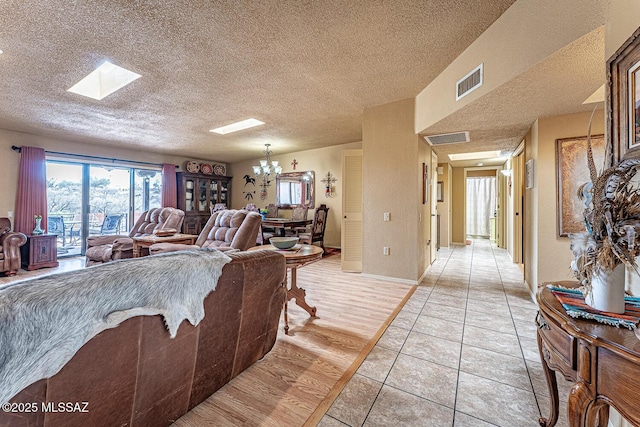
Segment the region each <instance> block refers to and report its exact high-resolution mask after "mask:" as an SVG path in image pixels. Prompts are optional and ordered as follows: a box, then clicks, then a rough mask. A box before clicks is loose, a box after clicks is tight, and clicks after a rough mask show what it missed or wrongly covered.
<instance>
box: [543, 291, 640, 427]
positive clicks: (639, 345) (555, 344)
mask: <svg viewBox="0 0 640 427" xmlns="http://www.w3.org/2000/svg"><path fill="white" fill-rule="evenodd" d="M554 285H560V286H564V287H576V286H577V283H576V282H558V283H554ZM537 300H538V306H539V310H540V311H539V313H538V316H537V318H536V323H537V326H538V333H537V335H538V349H539V351H540V359H541V360H542V366H543V370H544V373H545V376H546V378H547V385H548V386H549V395H550V396H551V405H550V406H551V409H550V414H549V417H548V418H540V425H541V426H545V427H552V426H554V425H555V424H556V421H557V420H558V385H557V382H556V376H555V375H554V372H553V371H559V372H561V373H562V374H563V375H564V377H565V378H566V379H567V380H570V381H574V382H575V384H574V386H573V387H572V389H571V393H570V394H569V401H568V404H567V407H568V421H569V425H570V426H571V427H578V426H589V427H592V426H599V427H605V426H607V423H608V419H609V405H611V406H613V407H614V408H615V409H616V410H617V411H618V412H619V413H620V414H621V415H622V416H623V417H624V418H626V419H627V420H628V421H629V422H630V423H631V424H633V425H634V426H640V409H639V407H640V406H639V403H638V402H639V401H640V339H638V338H637V337H636V336H635V334H634V332H633V331H631V330H629V329H626V328H616V327H614V326H608V325H605V324H602V323H598V322H596V321H595V320H582V319H574V318H572V317H569V316H568V315H567V313H566V312H565V310H564V308H563V307H562V304H560V302H559V301H558V300H557V298H556V297H555V296H554V295H553V294H552V293H551V291H549V289H548V288H547V287H546V284H543V285H541V286H540V288H539V289H538V293H537Z"/></svg>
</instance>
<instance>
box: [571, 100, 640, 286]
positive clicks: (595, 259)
mask: <svg viewBox="0 0 640 427" xmlns="http://www.w3.org/2000/svg"><path fill="white" fill-rule="evenodd" d="M594 113H595V110H594ZM591 119H593V114H592V115H591ZM591 119H590V120H589V132H588V136H587V163H588V167H589V174H590V177H591V182H590V183H586V184H584V185H583V186H581V187H580V189H579V194H578V196H579V197H580V198H581V199H582V200H583V201H584V202H585V206H586V209H585V211H584V220H585V226H586V229H587V231H586V232H584V233H575V234H572V235H570V237H571V250H572V252H573V254H574V260H573V261H572V263H571V268H572V270H573V271H574V274H575V276H576V277H577V278H578V280H580V282H581V283H582V284H583V285H584V286H585V288H586V289H585V290H586V292H588V291H589V290H590V284H591V277H592V274H593V272H594V271H612V270H614V269H615V268H616V267H617V266H618V265H620V264H625V265H626V266H628V267H631V268H634V269H636V270H637V264H636V260H635V258H636V256H638V255H640V186H639V185H638V183H634V182H633V178H634V176H635V175H636V172H637V170H638V168H639V167H640V159H626V160H623V161H621V162H620V163H618V164H617V165H614V166H610V167H606V164H607V163H608V164H611V163H612V160H611V159H612V155H611V148H610V146H609V144H608V146H607V155H606V156H605V168H604V170H603V171H602V172H601V173H600V174H598V172H597V170H596V167H595V164H594V161H593V153H592V150H591Z"/></svg>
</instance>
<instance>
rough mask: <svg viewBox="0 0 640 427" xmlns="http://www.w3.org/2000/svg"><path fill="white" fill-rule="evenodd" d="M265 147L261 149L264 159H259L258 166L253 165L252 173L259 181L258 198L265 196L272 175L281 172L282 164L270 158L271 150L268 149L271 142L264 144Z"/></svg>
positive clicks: (261, 198)
mask: <svg viewBox="0 0 640 427" xmlns="http://www.w3.org/2000/svg"><path fill="white" fill-rule="evenodd" d="M264 145H265V147H266V149H265V150H264V151H263V153H264V154H265V156H267V158H266V159H263V160H260V166H253V173H254V174H255V176H256V180H258V181H259V183H260V200H264V199H265V198H266V197H267V187H269V185H270V184H271V180H272V177H271V175H272V174H273V175H275V176H276V177H277V176H278V175H280V174H281V173H282V166H280V165H279V164H278V161H277V160H271V154H273V151H271V150H270V149H269V147H270V146H271V144H264Z"/></svg>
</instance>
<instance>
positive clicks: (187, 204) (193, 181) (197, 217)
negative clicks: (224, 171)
mask: <svg viewBox="0 0 640 427" xmlns="http://www.w3.org/2000/svg"><path fill="white" fill-rule="evenodd" d="M176 175H177V179H178V209H182V210H183V211H184V213H185V216H184V223H183V224H182V232H183V233H185V234H200V231H202V228H203V227H204V225H205V224H206V223H207V221H208V220H209V217H211V209H212V208H213V207H214V206H215V205H216V204H217V203H222V204H224V205H226V206H227V208H229V207H230V206H231V177H230V176H217V175H206V174H202V173H189V172H178V173H177V174H176Z"/></svg>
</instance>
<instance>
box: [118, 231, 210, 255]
mask: <svg viewBox="0 0 640 427" xmlns="http://www.w3.org/2000/svg"><path fill="white" fill-rule="evenodd" d="M197 238H198V236H196V235H195V234H180V233H177V234H174V235H172V236H156V235H149V236H140V237H132V238H131V239H132V240H133V257H134V258H139V257H140V248H148V247H149V246H151V245H153V244H154V243H182V244H185V245H193V244H194V243H195V241H196V239H197Z"/></svg>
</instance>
